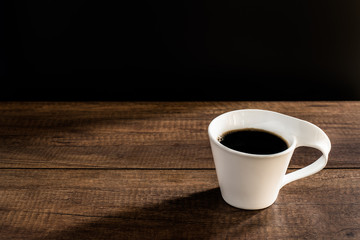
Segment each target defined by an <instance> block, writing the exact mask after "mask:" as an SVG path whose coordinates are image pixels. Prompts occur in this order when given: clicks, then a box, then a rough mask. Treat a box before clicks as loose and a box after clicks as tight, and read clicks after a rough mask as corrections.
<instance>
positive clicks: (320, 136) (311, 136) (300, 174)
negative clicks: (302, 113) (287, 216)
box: [281, 120, 331, 187]
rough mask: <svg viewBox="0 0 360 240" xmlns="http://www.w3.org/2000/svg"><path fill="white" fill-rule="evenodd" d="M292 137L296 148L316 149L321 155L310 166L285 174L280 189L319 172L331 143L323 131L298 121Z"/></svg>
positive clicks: (323, 165)
mask: <svg viewBox="0 0 360 240" xmlns="http://www.w3.org/2000/svg"><path fill="white" fill-rule="evenodd" d="M294 135H295V139H296V142H297V144H296V148H297V147H301V146H302V147H312V148H316V149H318V150H320V151H321V152H322V154H323V155H322V156H321V157H320V158H319V159H318V160H316V161H315V162H313V163H312V164H310V165H308V166H306V167H304V168H301V169H299V170H296V171H294V172H292V173H288V174H286V175H285V176H284V179H283V183H282V185H281V187H283V186H285V185H286V184H288V183H290V182H293V181H295V180H298V179H301V178H304V177H308V176H310V175H312V174H314V173H317V172H319V171H320V170H322V169H323V168H324V167H325V166H326V164H327V161H328V155H329V152H330V149H331V142H330V139H329V137H328V136H327V135H326V133H325V132H324V131H323V130H321V129H320V128H319V127H317V126H315V125H314V124H312V123H309V122H306V121H302V120H300V122H299V123H298V124H297V127H296V131H295V133H294Z"/></svg>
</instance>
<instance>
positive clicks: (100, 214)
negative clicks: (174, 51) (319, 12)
mask: <svg viewBox="0 0 360 240" xmlns="http://www.w3.org/2000/svg"><path fill="white" fill-rule="evenodd" d="M242 108H260V109H268V110H274V111H278V112H281V113H285V114H289V115H291V116H294V117H298V118H301V119H304V120H307V121H310V122H313V123H314V124H316V125H318V126H319V127H320V128H322V129H323V130H324V131H325V132H326V133H327V134H328V136H329V137H330V139H331V141H332V151H331V154H330V158H329V162H328V165H327V167H326V169H324V170H322V171H321V172H319V173H317V174H315V175H312V176H310V177H308V178H305V179H302V180H299V181H296V182H293V183H290V184H289V185H286V186H285V187H284V188H283V189H281V191H280V194H279V197H278V199H277V201H276V202H275V203H274V204H273V205H272V206H271V207H269V208H266V209H264V210H258V211H246V210H240V209H236V208H234V207H231V206H229V205H227V204H226V203H225V202H224V201H223V200H222V198H221V196H220V192H219V188H218V182H217V178H216V173H215V169H214V163H213V160H212V156H211V151H210V146H209V141H208V137H207V127H208V124H209V122H210V121H211V120H212V119H213V118H214V117H215V116H217V115H219V114H221V113H223V112H226V111H230V110H235V109H242ZM318 156H320V153H319V152H318V151H317V150H314V149H309V148H299V149H298V150H296V152H295V154H294V157H293V160H292V162H291V164H290V167H289V171H293V170H294V169H298V168H301V167H303V166H305V165H307V164H309V163H310V162H312V161H314V160H315V159H316V158H317V157H318ZM359 167H360V102H50V103H45V102H35V103H33V102H3V103H0V168H1V169H0V172H1V174H0V219H1V221H0V239H86V240H88V239H187V238H192V239H360V170H359Z"/></svg>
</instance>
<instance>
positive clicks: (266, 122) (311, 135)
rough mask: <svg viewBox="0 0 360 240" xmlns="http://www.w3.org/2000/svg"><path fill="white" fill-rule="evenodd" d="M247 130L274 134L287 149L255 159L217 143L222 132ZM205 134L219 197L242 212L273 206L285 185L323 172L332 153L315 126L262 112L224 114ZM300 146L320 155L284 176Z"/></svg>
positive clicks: (212, 122)
mask: <svg viewBox="0 0 360 240" xmlns="http://www.w3.org/2000/svg"><path fill="white" fill-rule="evenodd" d="M246 128H255V129H262V130H265V131H269V132H272V133H275V134H277V135H279V136H281V137H282V138H283V139H285V140H286V142H287V143H288V146H289V147H288V148H287V149H286V150H284V151H282V152H280V153H275V154H268V155H257V154H248V153H243V152H239V151H235V150H232V149H230V148H228V147H226V146H224V145H223V144H221V143H220V142H219V140H218V139H219V137H220V136H221V135H222V134H224V133H225V132H228V131H231V130H236V129H246ZM208 133H209V139H210V145H211V150H212V154H213V158H214V162H215V167H216V174H217V177H218V181H219V186H220V190H221V195H222V197H223V199H224V200H225V201H226V202H227V203H228V204H230V205H232V206H234V207H238V208H242V209H253V210H255V209H262V208H266V207H268V206H270V205H272V204H273V203H274V202H275V200H276V198H277V196H278V193H279V190H280V189H281V188H282V187H283V186H284V185H285V184H288V183H290V182H292V181H295V180H298V179H300V178H304V177H307V176H309V175H311V174H314V173H316V172H318V171H320V170H321V169H323V168H324V167H325V165H326V163H327V160H328V154H329V152H330V149H331V143H330V140H329V138H328V136H327V135H326V134H325V133H324V131H322V130H321V129H320V128H319V127H317V126H315V125H314V124H312V123H309V122H307V121H304V120H300V119H297V118H294V117H290V116H287V115H284V114H280V113H276V112H272V111H265V110H257V109H244V110H237V111H232V112H227V113H224V114H222V115H220V116H218V117H216V118H215V119H213V120H212V121H211V123H210V125H209V128H208ZM299 146H307V147H313V148H316V149H318V150H320V151H321V152H322V154H323V155H322V156H321V157H320V158H319V159H318V160H316V161H315V162H314V163H312V164H310V165H308V166H306V167H304V168H302V169H299V170H296V171H294V172H292V173H288V174H286V170H287V168H288V165H289V162H290V159H291V156H292V154H293V153H294V150H295V148H297V147H299Z"/></svg>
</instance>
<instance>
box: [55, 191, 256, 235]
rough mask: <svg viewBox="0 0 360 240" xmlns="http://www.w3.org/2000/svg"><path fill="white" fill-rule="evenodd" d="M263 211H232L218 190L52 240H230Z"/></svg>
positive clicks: (96, 223)
mask: <svg viewBox="0 0 360 240" xmlns="http://www.w3.org/2000/svg"><path fill="white" fill-rule="evenodd" d="M260 212H261V210H259V211H246V210H241V209H237V208H234V207H231V206H230V205H228V204H227V203H225V201H224V200H223V199H222V197H221V195H220V189H219V188H214V189H210V190H207V191H204V192H199V193H195V194H192V195H190V196H188V197H184V198H177V199H174V200H168V201H165V202H162V203H160V204H155V205H152V206H148V207H143V208H140V209H135V210H133V211H128V212H120V213H118V214H113V215H108V216H103V217H101V218H100V219H99V218H97V220H96V221H92V222H86V223H84V224H81V225H79V226H76V227H73V228H70V229H67V230H65V231H61V232H56V233H52V234H50V235H49V236H48V237H49V239H80V240H82V239H84V240H85V239H86V240H88V239H189V238H191V239H211V238H226V237H229V234H230V235H231V232H232V231H234V227H235V228H236V233H237V236H239V235H238V234H239V233H241V229H242V228H244V227H246V224H244V223H246V221H247V220H248V219H250V218H251V217H253V216H255V215H256V214H258V213H260Z"/></svg>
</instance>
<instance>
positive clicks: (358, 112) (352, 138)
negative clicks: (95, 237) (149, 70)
mask: <svg viewBox="0 0 360 240" xmlns="http://www.w3.org/2000/svg"><path fill="white" fill-rule="evenodd" d="M243 108H260V109H268V110H273V111H278V112H281V113H285V114H289V115H291V116H294V117H298V118H301V119H304V120H307V121H310V122H313V123H314V124H316V125H318V126H319V127H321V128H322V129H324V130H325V132H326V133H327V134H328V135H329V137H330V139H331V141H332V146H333V148H332V151H331V153H330V159H329V163H328V166H327V167H328V168H359V167H360V161H359V156H360V148H359V147H358V146H359V145H360V121H359V119H360V102H2V103H0V168H84V167H86V168H171V169H173V168H214V164H213V161H212V156H211V151H210V147H209V142H208V137H207V126H208V124H209V122H210V121H211V120H212V119H213V118H214V117H216V116H217V115H219V114H221V113H223V112H226V111H230V110H235V109H243ZM318 154H319V153H318V152H317V151H315V150H309V149H300V150H299V151H297V152H296V154H295V156H294V158H293V161H292V162H291V165H290V167H291V168H300V167H303V166H305V165H307V164H309V163H310V162H312V161H314V160H315V158H316V157H317V156H318Z"/></svg>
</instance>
